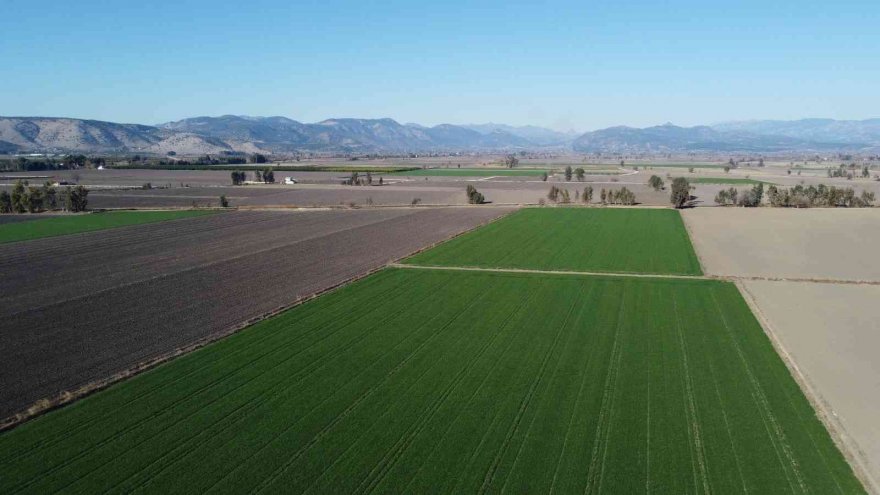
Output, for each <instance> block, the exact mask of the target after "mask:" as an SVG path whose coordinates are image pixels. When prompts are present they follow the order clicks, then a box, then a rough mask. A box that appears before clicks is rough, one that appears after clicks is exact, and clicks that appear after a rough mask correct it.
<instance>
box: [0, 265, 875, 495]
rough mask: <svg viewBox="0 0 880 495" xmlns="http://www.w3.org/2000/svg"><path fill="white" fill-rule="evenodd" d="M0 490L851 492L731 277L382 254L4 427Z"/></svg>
mask: <svg viewBox="0 0 880 495" xmlns="http://www.w3.org/2000/svg"><path fill="white" fill-rule="evenodd" d="M0 464H2V466H3V476H2V477H0V492H3V493H19V492H29V493H49V492H53V491H56V490H64V491H67V492H103V491H109V492H152V493H168V492H188V493H192V492H201V491H211V492H216V493H240V492H244V491H267V492H278V491H285V492H290V493H303V492H311V493H352V492H367V491H373V492H379V493H402V492H411V493H426V492H442V493H449V492H459V493H461V492H465V493H471V492H501V491H507V492H509V493H539V492H557V493H600V492H601V493H640V492H645V491H649V492H654V493H676V494H677V493H708V492H715V493H732V492H745V491H749V492H752V493H802V492H807V491H811V492H813V493H860V492H862V488H861V486H860V485H859V483H858V481H857V480H856V479H855V478H854V477H853V475H852V472H851V470H850V468H849V466H848V465H847V464H846V462H845V461H844V459H843V457H842V456H841V455H840V453H839V452H838V451H837V449H836V448H835V446H834V445H833V443H832V442H831V440H830V438H829V436H828V434H827V432H826V431H825V429H824V428H823V426H822V424H821V423H820V422H819V421H818V420H817V419H816V417H815V415H814V413H813V411H812V409H811V407H810V405H809V403H808V402H807V401H806V399H805V398H804V396H803V395H802V394H801V392H800V389H799V388H798V387H797V385H796V384H795V382H794V381H793V380H792V378H791V376H790V375H789V373H788V371H787V369H786V368H785V366H784V365H783V363H782V362H781V361H780V359H779V358H778V356H777V355H776V354H775V352H774V350H773V348H772V347H771V345H770V343H769V341H768V340H767V338H766V336H765V335H764V334H763V332H762V330H761V328H760V326H759V325H758V323H757V322H756V320H755V319H754V317H753V316H752V315H751V313H750V311H749V309H748V307H747V306H746V304H745V303H744V301H743V300H742V298H741V297H740V296H739V293H738V292H737V290H736V288H735V287H734V286H733V285H731V284H728V283H724V282H718V281H705V280H661V279H637V278H619V277H582V276H562V275H556V276H547V275H540V276H539V275H533V274H509V273H477V272H461V271H441V270H419V269H410V270H403V269H388V270H385V271H383V272H380V273H379V274H377V275H374V276H372V277H370V278H367V279H365V280H362V281H360V282H358V283H355V284H352V285H349V286H347V287H344V288H342V289H340V290H338V291H336V292H334V293H332V294H329V295H327V296H324V297H322V298H320V299H317V300H315V301H313V302H311V303H308V304H305V305H303V306H300V307H298V308H295V309H293V310H290V311H288V312H286V313H284V314H282V315H280V316H278V317H276V318H273V319H271V320H266V321H264V322H262V323H259V324H257V325H255V326H254V327H252V328H250V329H249V330H246V331H244V332H241V333H239V334H236V335H235V336H232V337H230V338H228V339H226V340H224V341H221V342H219V343H216V344H214V345H212V346H210V347H208V348H205V349H202V350H201V351H198V352H195V353H192V354H189V355H187V356H185V357H183V358H180V359H178V360H176V361H173V362H171V363H169V364H167V365H165V366H162V367H160V368H158V369H156V370H154V371H152V372H149V373H147V374H144V375H140V376H138V377H136V378H135V379H133V380H131V381H128V382H126V383H124V384H121V385H118V386H116V387H113V388H112V389H109V390H107V391H105V392H103V393H100V394H98V395H95V396H92V397H90V398H87V399H85V400H83V401H80V402H78V403H76V404H74V405H73V406H71V407H68V408H65V409H62V410H60V411H56V412H54V413H50V414H48V415H46V416H44V417H42V418H39V419H37V420H34V421H32V422H30V423H27V424H25V425H23V426H21V427H19V428H17V429H15V430H13V431H11V432H8V433H6V434H3V435H2V436H0Z"/></svg>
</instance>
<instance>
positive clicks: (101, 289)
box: [0, 208, 509, 417]
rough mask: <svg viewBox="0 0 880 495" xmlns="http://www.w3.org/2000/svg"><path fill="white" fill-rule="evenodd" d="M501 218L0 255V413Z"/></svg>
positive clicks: (272, 223)
mask: <svg viewBox="0 0 880 495" xmlns="http://www.w3.org/2000/svg"><path fill="white" fill-rule="evenodd" d="M507 211H509V210H507V209H503V208H447V209H411V208H400V209H382V210H354V211H311V212H284V211H260V212H228V213H219V214H215V215H208V216H204V217H198V218H189V219H183V220H175V221H169V222H162V223H156V224H151V225H143V226H135V227H123V228H118V229H113V230H106V231H100V232H92V233H88V234H80V235H71V236H63V237H57V238H48V239H40V240H34V241H28V242H20V243H14V244H9V245H3V246H0V272H2V273H3V274H4V277H3V289H4V290H3V292H2V294H0V377H2V378H0V391H2V392H0V417H7V416H10V415H11V414H14V413H16V412H19V411H21V410H23V409H24V408H27V407H28V406H29V405H31V404H33V403H34V402H35V401H37V400H40V399H43V398H47V397H51V396H54V395H56V394H58V393H59V392H62V391H66V390H72V389H76V388H78V387H80V386H82V385H84V384H86V383H88V382H90V381H93V380H97V379H101V378H104V377H107V376H110V375H112V374H114V373H117V372H120V371H122V370H125V369H127V368H130V367H132V366H134V365H136V364H138V363H140V362H143V361H144V360H148V359H151V358H154V357H156V356H160V355H163V354H166V353H169V352H172V351H174V350H175V349H177V348H180V347H183V346H186V345H188V344H191V343H192V342H194V341H198V340H200V339H204V338H207V337H210V336H211V335H215V334H218V333H222V332H224V331H225V330H227V329H230V328H235V327H237V326H240V325H242V324H243V323H245V322H246V321H248V320H249V319H251V318H254V317H257V316H260V315H263V314H266V313H267V312H271V311H274V310H276V309H278V308H280V307H283V306H286V305H290V304H291V303H293V302H295V301H296V300H297V299H299V298H302V297H306V296H309V295H311V294H314V293H316V292H319V291H321V290H323V289H325V288H328V287H332V286H334V285H336V284H339V283H341V282H343V281H345V280H347V279H350V278H351V277H355V276H358V275H360V274H362V273H365V272H367V271H369V270H371V269H374V268H377V267H380V266H382V265H384V264H385V263H388V262H389V261H392V260H394V259H397V258H399V257H401V256H404V255H406V254H409V253H411V252H413V251H415V250H418V249H420V248H422V247H424V246H427V245H430V244H432V243H434V242H437V241H440V240H443V239H445V238H447V237H449V236H451V235H454V234H456V233H459V232H462V231H465V230H468V229H470V228H473V227H475V226H477V225H479V224H482V223H484V222H486V221H489V220H491V219H493V218H495V217H497V216H500V215H502V214H504V213H506V212H507ZM355 309H356V308H353V310H355Z"/></svg>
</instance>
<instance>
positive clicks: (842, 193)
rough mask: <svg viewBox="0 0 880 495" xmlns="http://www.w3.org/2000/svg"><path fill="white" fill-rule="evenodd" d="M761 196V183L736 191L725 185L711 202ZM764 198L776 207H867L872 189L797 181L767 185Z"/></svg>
mask: <svg viewBox="0 0 880 495" xmlns="http://www.w3.org/2000/svg"><path fill="white" fill-rule="evenodd" d="M762 199H763V184H758V185H756V186H754V187H753V188H752V189H750V190H748V191H745V192H744V193H743V194H740V193H739V191H737V190H736V189H735V188H732V187H731V188H730V189H725V190H721V191H719V192H718V194H717V195H716V196H715V203H716V204H719V205H722V206H728V205H738V206H758V205H760V204H761V200H762ZM767 201H768V202H769V203H770V206H774V207H778V208H810V207H834V208H870V207H871V206H873V205H874V193H872V192H869V191H867V190H863V191H862V193H861V194H860V195H856V192H855V190H854V189H853V188H851V187H834V186H831V187H827V186H825V184H819V185H818V186H813V185H810V186H807V187H804V186H802V185H800V184H798V185H796V186H794V187H790V188H784V187H783V188H778V187H776V186H770V187H768V188H767Z"/></svg>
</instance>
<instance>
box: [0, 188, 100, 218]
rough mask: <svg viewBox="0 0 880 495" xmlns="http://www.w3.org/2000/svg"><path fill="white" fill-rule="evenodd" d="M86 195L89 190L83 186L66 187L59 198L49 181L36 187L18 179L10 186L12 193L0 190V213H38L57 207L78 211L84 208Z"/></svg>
mask: <svg viewBox="0 0 880 495" xmlns="http://www.w3.org/2000/svg"><path fill="white" fill-rule="evenodd" d="M88 196H89V191H88V190H87V189H86V188H85V187H83V186H76V187H67V188H66V189H65V190H64V192H63V193H62V194H61V196H60V198H59V196H58V191H57V190H56V189H55V187H54V186H53V185H52V184H51V183H49V182H46V183H45V184H43V185H42V186H40V187H37V186H31V185H28V182H27V181H24V182H22V181H18V182H16V183H15V186H14V187H13V188H12V194H9V193H8V192H6V191H0V213H40V212H43V211H53V210H57V209H59V207H60V208H61V209H63V210H66V211H72V212H80V211H85V210H86V207H87V206H88V203H89V200H88ZM59 200H60V201H59ZM59 203H60V204H59Z"/></svg>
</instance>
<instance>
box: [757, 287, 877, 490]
mask: <svg viewBox="0 0 880 495" xmlns="http://www.w3.org/2000/svg"><path fill="white" fill-rule="evenodd" d="M743 285H744V286H745V288H746V291H747V293H748V294H750V295H751V296H752V297H753V298H754V300H755V302H756V303H757V305H758V307H759V308H760V312H761V313H762V314H763V317H764V318H765V320H766V323H767V324H768V326H769V327H770V331H771V332H772V333H773V334H774V335H775V336H776V337H777V338H778V340H779V341H780V343H781V344H782V347H783V348H784V349H785V350H786V351H787V352H788V354H789V355H790V357H791V358H792V360H793V361H794V362H795V363H796V364H797V367H798V369H799V370H800V372H801V373H802V374H803V375H804V377H805V379H806V382H807V384H808V386H809V388H810V389H811V391H812V392H813V394H814V395H815V396H817V398H818V400H819V401H820V402H821V403H822V404H823V406H824V408H825V409H826V411H827V412H828V413H829V414H828V416H829V420H830V421H831V422H832V423H833V424H835V425H836V427H837V428H836V429H837V430H838V431H839V432H841V434H842V435H841V436H842V437H843V438H844V441H845V442H846V443H849V444H850V445H851V446H854V447H855V448H853V449H852V450H853V451H855V452H856V457H857V459H856V460H855V461H856V463H858V464H861V466H862V468H863V470H864V471H865V472H866V473H867V475H868V477H869V478H870V479H871V483H872V484H873V485H874V490H875V491H878V492H880V421H878V420H877V417H878V411H880V360H878V359H877V349H878V348H880V330H878V323H877V322H878V321H880V311H878V309H877V302H878V301H880V287H878V286H863V285H842V284H824V283H804V282H771V281H746V282H744V283H743Z"/></svg>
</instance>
